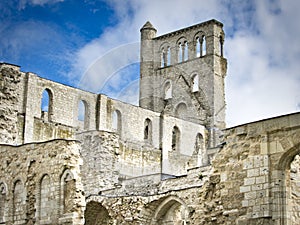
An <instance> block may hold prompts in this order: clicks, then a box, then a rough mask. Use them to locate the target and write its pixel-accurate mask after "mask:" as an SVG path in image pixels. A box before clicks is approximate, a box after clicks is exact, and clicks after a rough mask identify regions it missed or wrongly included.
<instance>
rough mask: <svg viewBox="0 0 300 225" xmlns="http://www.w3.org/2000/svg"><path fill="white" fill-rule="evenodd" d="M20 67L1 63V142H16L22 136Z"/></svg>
mask: <svg viewBox="0 0 300 225" xmlns="http://www.w3.org/2000/svg"><path fill="white" fill-rule="evenodd" d="M22 79H23V77H22V74H21V72H20V68H19V67H17V66H14V65H9V64H2V63H1V64H0V101H1V104H0V142H1V143H11V144H16V143H18V142H19V139H20V138H22V134H21V135H19V133H18V122H19V121H18V115H19V114H21V113H22V110H20V108H21V106H22V100H23V99H22V97H23V92H22V89H21V88H20V87H22V81H23V80H22Z"/></svg>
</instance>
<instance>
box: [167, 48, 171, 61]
mask: <svg viewBox="0 0 300 225" xmlns="http://www.w3.org/2000/svg"><path fill="white" fill-rule="evenodd" d="M170 65H171V48H170V47H168V51H167V66H170Z"/></svg>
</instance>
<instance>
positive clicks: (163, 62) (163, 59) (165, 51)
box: [159, 42, 171, 67]
mask: <svg viewBox="0 0 300 225" xmlns="http://www.w3.org/2000/svg"><path fill="white" fill-rule="evenodd" d="M159 53H160V66H161V67H165V66H169V65H171V47H170V44H169V42H163V43H162V44H161V45H160V47H159Z"/></svg>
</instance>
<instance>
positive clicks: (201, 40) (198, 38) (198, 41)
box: [193, 31, 206, 57]
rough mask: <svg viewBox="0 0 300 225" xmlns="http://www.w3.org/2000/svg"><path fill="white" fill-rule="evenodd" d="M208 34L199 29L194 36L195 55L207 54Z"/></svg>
mask: <svg viewBox="0 0 300 225" xmlns="http://www.w3.org/2000/svg"><path fill="white" fill-rule="evenodd" d="M205 37H206V34H205V33H204V32H203V31H199V32H197V33H196V34H195V36H194V40H193V43H194V48H195V49H194V51H195V57H202V56H204V55H206V38H205Z"/></svg>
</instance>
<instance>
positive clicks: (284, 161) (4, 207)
mask: <svg viewBox="0 0 300 225" xmlns="http://www.w3.org/2000/svg"><path fill="white" fill-rule="evenodd" d="M222 27H223V25H222V24H221V23H220V22H218V21H216V20H210V21H206V22H204V23H200V24H196V25H193V26H191V27H187V28H184V29H181V30H178V31H175V32H171V33H169V34H165V35H162V36H158V37H157V36H156V29H155V28H154V27H153V26H152V24H151V23H149V22H147V23H146V24H145V25H144V26H143V27H142V29H141V66H140V68H141V71H140V73H141V75H140V87H141V89H140V99H139V102H140V106H139V107H138V106H133V105H130V104H126V103H123V102H120V101H117V100H114V99H111V98H109V97H107V96H105V95H102V94H95V93H90V92H87V91H83V90H79V89H76V88H73V87H69V86H66V85H63V84H59V83H56V82H53V81H50V80H46V79H43V78H41V77H39V76H37V75H36V74H33V73H24V72H22V71H20V67H19V66H16V65H11V64H7V63H1V64H0V157H1V159H2V163H1V165H0V224H9V225H12V224H28V225H29V224H52V225H54V224H74V225H75V224H77V225H81V224H86V225H91V224H99V225H100V224H101V225H104V224H111V225H121V224H132V225H147V224H148V225H171V224H172V225H173V224H176V225H196V224H222V225H223V224H226V225H231V224H238V225H254V224H255V225H256V224H272V225H273V224H275V225H290V224H300V182H299V178H300V113H294V114H290V115H285V116H280V117H277V118H271V119H266V120H262V121H258V122H253V123H248V124H244V125H240V126H236V127H233V128H227V129H226V126H225V109H226V104H225V93H224V79H225V76H226V70H227V69H226V67H227V61H226V59H225V58H224V56H223V47H224V46H223V45H224V40H225V35H224V32H223V29H222ZM44 95H45V96H47V97H48V99H47V100H48V101H45V100H44V99H43V96H44ZM45 102H46V107H45V106H44V105H43V104H45ZM80 104H81V105H83V112H81V111H80V107H79V105H80ZM81 113H83V115H81Z"/></svg>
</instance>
